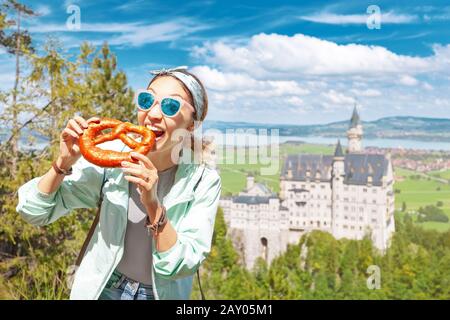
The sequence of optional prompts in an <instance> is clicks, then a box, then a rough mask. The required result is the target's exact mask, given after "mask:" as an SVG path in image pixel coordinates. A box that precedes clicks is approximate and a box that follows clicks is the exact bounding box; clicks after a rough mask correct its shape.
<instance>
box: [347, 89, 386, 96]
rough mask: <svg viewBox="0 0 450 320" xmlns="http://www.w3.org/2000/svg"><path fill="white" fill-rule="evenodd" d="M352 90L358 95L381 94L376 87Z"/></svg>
mask: <svg viewBox="0 0 450 320" xmlns="http://www.w3.org/2000/svg"><path fill="white" fill-rule="evenodd" d="M350 91H351V92H352V93H353V94H354V95H355V96H356V97H379V96H381V91H379V90H376V89H366V90H358V89H352V90H350Z"/></svg>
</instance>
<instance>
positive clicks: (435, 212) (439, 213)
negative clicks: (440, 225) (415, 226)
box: [417, 205, 449, 223]
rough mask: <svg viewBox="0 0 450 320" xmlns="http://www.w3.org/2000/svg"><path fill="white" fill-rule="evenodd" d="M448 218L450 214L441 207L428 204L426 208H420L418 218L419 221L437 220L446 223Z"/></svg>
mask: <svg viewBox="0 0 450 320" xmlns="http://www.w3.org/2000/svg"><path fill="white" fill-rule="evenodd" d="M441 206H442V205H441ZM441 206H440V207H441ZM448 220H449V219H448V216H447V215H446V214H445V213H444V211H443V210H442V209H441V208H438V207H435V206H426V207H425V208H422V207H421V208H419V217H418V218H417V221H418V222H424V221H437V222H444V223H446V222H448Z"/></svg>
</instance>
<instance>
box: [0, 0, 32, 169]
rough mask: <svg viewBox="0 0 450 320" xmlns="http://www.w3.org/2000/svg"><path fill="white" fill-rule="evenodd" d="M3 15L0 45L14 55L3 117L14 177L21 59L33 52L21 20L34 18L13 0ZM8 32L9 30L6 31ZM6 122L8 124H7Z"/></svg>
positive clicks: (19, 110)
mask: <svg viewBox="0 0 450 320" xmlns="http://www.w3.org/2000/svg"><path fill="white" fill-rule="evenodd" d="M3 9H4V11H5V12H4V13H2V14H1V15H0V30H1V32H0V45H1V46H3V47H4V48H5V49H6V51H7V52H8V53H9V54H11V55H14V57H15V77H14V84H13V88H12V91H11V92H10V96H11V103H10V105H9V108H7V109H6V110H5V111H4V113H3V117H6V118H8V120H9V121H10V122H11V127H12V130H11V139H10V140H9V143H10V149H11V171H12V174H13V175H14V174H15V173H16V170H17V161H18V158H19V138H20V132H19V131H20V124H19V115H20V113H21V112H22V111H24V110H23V109H24V105H23V104H22V105H21V104H20V103H19V102H18V100H19V95H20V94H21V92H23V91H21V90H20V89H21V88H20V86H21V81H22V77H21V57H23V56H25V57H29V56H30V54H32V53H33V52H34V48H33V46H32V44H31V42H32V41H31V36H30V34H29V33H28V31H27V30H23V29H22V28H21V27H22V19H23V18H27V17H32V16H35V15H36V14H35V13H34V11H33V10H32V9H31V8H29V7H27V6H26V5H24V4H21V3H19V2H17V1H15V0H7V1H6V2H5V3H4V4H3ZM7 13H10V14H11V15H12V14H14V15H15V18H14V19H13V20H11V19H12V18H8V17H7ZM5 26H10V27H11V29H12V26H16V28H15V31H11V32H9V34H5V32H4V31H3V29H4V27H5ZM8 30H9V29H8ZM9 121H8V122H9Z"/></svg>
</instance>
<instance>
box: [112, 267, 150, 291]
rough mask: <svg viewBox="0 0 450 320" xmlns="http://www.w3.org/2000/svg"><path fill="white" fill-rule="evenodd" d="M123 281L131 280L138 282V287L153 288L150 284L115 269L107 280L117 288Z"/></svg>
mask: <svg viewBox="0 0 450 320" xmlns="http://www.w3.org/2000/svg"><path fill="white" fill-rule="evenodd" d="M124 281H128V282H132V283H139V287H141V288H148V289H151V288H153V286H152V285H151V284H144V283H140V282H139V281H136V280H134V279H131V278H129V277H127V276H126V275H124V274H123V273H121V272H119V271H117V270H114V272H113V274H112V275H111V278H110V280H109V282H110V283H111V284H112V285H113V286H114V287H116V288H118V287H119V286H120V285H121V284H122V283H123V282H124Z"/></svg>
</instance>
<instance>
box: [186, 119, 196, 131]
mask: <svg viewBox="0 0 450 320" xmlns="http://www.w3.org/2000/svg"><path fill="white" fill-rule="evenodd" d="M194 129H195V123H194V121H192V122H191V124H190V125H189V126H188V127H187V128H186V130H188V131H191V132H193V131H194Z"/></svg>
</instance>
